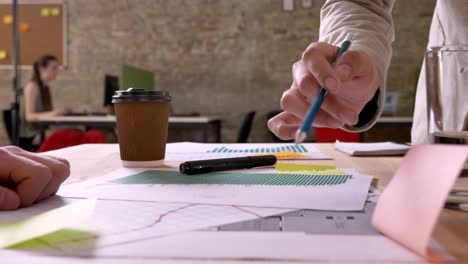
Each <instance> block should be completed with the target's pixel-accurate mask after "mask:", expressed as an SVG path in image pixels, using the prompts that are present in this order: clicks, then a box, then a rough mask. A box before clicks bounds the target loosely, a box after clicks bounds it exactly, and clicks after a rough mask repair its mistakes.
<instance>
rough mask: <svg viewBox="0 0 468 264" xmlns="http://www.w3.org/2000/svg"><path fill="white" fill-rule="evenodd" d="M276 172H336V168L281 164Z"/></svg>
mask: <svg viewBox="0 0 468 264" xmlns="http://www.w3.org/2000/svg"><path fill="white" fill-rule="evenodd" d="M275 168H276V171H281V172H284V171H317V170H334V169H336V166H330V165H312V164H294V163H281V162H278V163H276V165H275Z"/></svg>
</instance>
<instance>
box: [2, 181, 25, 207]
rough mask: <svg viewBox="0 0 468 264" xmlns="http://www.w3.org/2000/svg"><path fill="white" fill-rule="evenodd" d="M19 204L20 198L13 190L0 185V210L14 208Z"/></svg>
mask: <svg viewBox="0 0 468 264" xmlns="http://www.w3.org/2000/svg"><path fill="white" fill-rule="evenodd" d="M20 204H21V200H20V198H19V196H18V195H17V194H16V193H15V192H14V191H12V190H10V189H8V188H5V187H2V186H0V210H14V209H17V208H18V207H19V206H20Z"/></svg>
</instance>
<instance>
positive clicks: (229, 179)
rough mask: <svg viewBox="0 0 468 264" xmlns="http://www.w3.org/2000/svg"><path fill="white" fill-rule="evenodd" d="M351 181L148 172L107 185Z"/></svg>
mask: <svg viewBox="0 0 468 264" xmlns="http://www.w3.org/2000/svg"><path fill="white" fill-rule="evenodd" d="M351 178H352V176H351V175H310V174H309V175H307V174H293V173H209V174H200V175H192V176H190V177H187V176H186V175H183V174H181V173H179V172H177V171H157V170H148V171H144V172H142V173H139V174H135V175H131V176H128V177H124V178H120V179H116V180H113V181H110V182H111V183H117V184H224V185H274V186H288V185H289V186H320V185H336V184H344V183H346V181H348V180H349V179H351Z"/></svg>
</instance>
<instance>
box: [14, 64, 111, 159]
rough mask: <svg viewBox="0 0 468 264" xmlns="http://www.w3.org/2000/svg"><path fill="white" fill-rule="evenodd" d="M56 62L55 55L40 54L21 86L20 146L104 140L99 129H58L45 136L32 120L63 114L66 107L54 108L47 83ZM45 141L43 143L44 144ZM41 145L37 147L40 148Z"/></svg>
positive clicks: (55, 71) (34, 148)
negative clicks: (31, 72) (88, 130)
mask: <svg viewBox="0 0 468 264" xmlns="http://www.w3.org/2000/svg"><path fill="white" fill-rule="evenodd" d="M58 68H59V63H58V60H57V58H56V57H54V56H51V55H45V56H42V57H41V58H40V59H39V60H37V61H36V62H35V63H34V67H33V69H34V70H33V76H32V78H31V80H30V81H29V82H28V83H27V84H26V86H25V88H24V94H23V97H22V102H21V108H20V109H21V123H20V129H19V130H20V147H21V148H23V149H25V150H28V151H37V150H39V151H41V150H42V151H47V150H53V149H58V148H62V147H68V146H73V145H78V144H82V143H105V138H104V135H103V134H102V133H101V132H99V131H90V132H88V133H86V134H84V133H82V132H81V131H78V130H70V129H66V130H62V131H58V132H56V133H54V134H53V135H52V136H51V137H50V138H48V139H47V140H46V141H45V142H44V144H43V146H42V147H41V143H42V142H43V141H44V140H45V139H44V138H42V136H43V135H40V134H39V128H38V125H37V124H36V123H35V122H37V121H38V120H39V119H40V118H41V117H50V116H60V115H66V114H67V113H70V112H71V111H70V110H69V109H68V108H63V109H54V107H53V103H52V97H51V93H50V87H49V83H50V82H51V81H53V80H55V78H56V77H57V74H58ZM44 145H45V146H44ZM40 147H41V148H40Z"/></svg>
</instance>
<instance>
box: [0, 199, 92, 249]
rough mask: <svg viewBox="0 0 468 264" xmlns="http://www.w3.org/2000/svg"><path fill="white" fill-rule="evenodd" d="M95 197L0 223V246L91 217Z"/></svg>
mask: <svg viewBox="0 0 468 264" xmlns="http://www.w3.org/2000/svg"><path fill="white" fill-rule="evenodd" d="M95 206H96V199H95V198H92V199H87V200H84V201H80V202H76V203H73V204H69V205H66V206H62V207H59V208H57V209H53V210H50V211H47V212H45V213H42V214H39V215H35V216H32V217H29V218H26V219H24V220H21V221H18V222H9V223H0V248H6V247H11V246H13V245H16V244H18V243H22V242H25V241H28V240H31V239H34V238H37V237H40V236H43V235H46V234H49V233H52V232H55V231H58V230H60V229H63V228H65V227H69V226H71V225H73V224H76V223H78V222H81V221H84V220H86V219H88V218H89V217H91V215H92V214H93V211H94V207H95Z"/></svg>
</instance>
